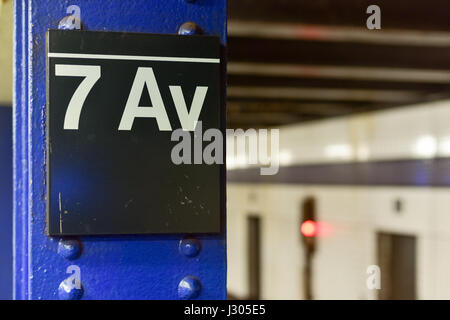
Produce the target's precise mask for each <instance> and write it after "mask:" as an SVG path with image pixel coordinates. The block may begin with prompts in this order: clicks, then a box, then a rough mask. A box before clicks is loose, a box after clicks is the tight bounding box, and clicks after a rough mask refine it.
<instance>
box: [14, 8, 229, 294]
mask: <svg viewBox="0 0 450 320" xmlns="http://www.w3.org/2000/svg"><path fill="white" fill-rule="evenodd" d="M70 5H77V6H79V7H80V8H81V22H82V26H83V28H84V29H85V30H102V31H127V32H147V33H168V34H176V33H177V32H178V29H179V27H180V26H181V25H182V24H183V23H185V22H187V21H192V22H195V23H196V24H197V25H198V26H199V27H200V28H201V29H202V30H203V32H204V33H205V34H213V35H219V36H220V37H221V41H222V44H223V46H224V47H225V44H226V0H197V1H183V0H164V1H156V0H127V1H124V0H108V1H103V0H79V1H54V0H34V1H33V0H27V1H26V0H23V1H21V0H16V1H15V8H14V12H15V30H14V33H15V34H14V38H15V48H14V51H15V53H14V55H15V62H14V66H15V75H14V77H15V78H14V82H15V89H14V92H15V96H14V119H13V126H14V141H13V145H14V155H13V156H14V161H13V162H14V177H13V178H14V270H13V272H14V298H15V299H61V298H65V299H75V298H81V299H182V298H193V297H196V298H197V299H225V298H226V238H225V228H223V231H222V233H221V234H219V235H214V236H212V235H205V236H199V237H198V242H197V241H190V240H187V241H184V242H182V243H181V240H182V238H183V237H182V236H173V235H170V236H169V235H167V236H112V237H83V238H80V239H77V240H76V241H71V242H68V243H66V245H64V243H62V244H59V242H60V239H57V238H50V237H48V236H46V235H45V217H46V209H45V208H46V206H45V203H46V186H45V185H46V166H45V112H44V111H45V103H46V102H45V101H46V99H45V95H46V75H45V74H46V65H45V32H46V31H47V29H50V28H52V29H56V28H57V27H58V23H59V21H60V20H61V19H62V18H64V17H65V16H66V15H67V14H66V9H67V7H68V6H70ZM223 82H224V79H223ZM155 201H158V199H155ZM223 217H224V215H223ZM77 241H78V242H77ZM77 244H80V245H81V246H79V247H78V245H77ZM77 250H80V252H76V251H77ZM73 266H75V267H73ZM74 268H79V270H80V276H81V277H80V281H81V284H82V288H83V293H82V294H79V293H77V294H71V293H70V294H67V295H61V292H59V293H58V287H59V286H60V284H61V283H62V282H63V281H64V280H65V279H67V278H69V277H70V276H71V274H70V272H72V270H74ZM67 272H69V273H67ZM196 294H198V295H197V296H196Z"/></svg>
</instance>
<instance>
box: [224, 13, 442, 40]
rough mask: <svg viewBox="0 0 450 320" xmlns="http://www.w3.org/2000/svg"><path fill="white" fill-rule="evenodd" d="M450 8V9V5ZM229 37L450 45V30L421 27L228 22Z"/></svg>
mask: <svg viewBox="0 0 450 320" xmlns="http://www.w3.org/2000/svg"><path fill="white" fill-rule="evenodd" d="M449 9H450V8H449ZM228 36H229V37H252V38H263V39H291V40H308V41H325V42H356V43H371V44H380V45H387V44H388V45H395V46H412V47H414V46H431V47H449V46H450V33H449V32H443V31H422V30H393V29H381V30H377V31H373V30H369V29H367V28H366V26H365V25H361V26H360V27H348V26H325V25H306V24H287V23H267V22H261V21H259V22H255V21H251V22H248V21H247V22H242V21H229V22H228Z"/></svg>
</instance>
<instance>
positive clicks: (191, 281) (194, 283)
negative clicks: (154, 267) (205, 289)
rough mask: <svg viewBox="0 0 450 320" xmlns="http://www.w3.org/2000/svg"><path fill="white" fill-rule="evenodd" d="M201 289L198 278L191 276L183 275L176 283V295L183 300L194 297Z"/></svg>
mask: <svg viewBox="0 0 450 320" xmlns="http://www.w3.org/2000/svg"><path fill="white" fill-rule="evenodd" d="M201 290H202V284H201V283H200V280H198V279H197V278H196V277H193V276H187V277H184V278H183V279H182V280H181V281H180V283H179V284H178V297H179V298H180V299H184V300H190V299H195V298H197V297H198V295H199V294H200V291H201Z"/></svg>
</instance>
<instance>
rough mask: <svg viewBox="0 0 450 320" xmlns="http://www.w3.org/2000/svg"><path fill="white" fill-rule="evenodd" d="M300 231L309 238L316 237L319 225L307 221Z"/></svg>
mask: <svg viewBox="0 0 450 320" xmlns="http://www.w3.org/2000/svg"><path fill="white" fill-rule="evenodd" d="M300 231H301V233H302V235H303V236H305V237H307V238H311V237H314V236H316V235H317V223H316V222H315V221H312V220H306V221H304V222H303V223H302V226H301V227H300Z"/></svg>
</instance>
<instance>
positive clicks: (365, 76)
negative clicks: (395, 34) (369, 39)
mask: <svg viewBox="0 0 450 320" xmlns="http://www.w3.org/2000/svg"><path fill="white" fill-rule="evenodd" d="M227 69H228V74H246V75H259V76H281V77H291V78H300V77H304V78H330V79H352V80H376V81H391V82H392V81H398V82H416V83H443V84H450V70H422V69H402V68H381V67H380V68H374V67H355V66H320V65H303V64H282V63H279V64H270V63H251V62H230V63H228V67H227Z"/></svg>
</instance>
